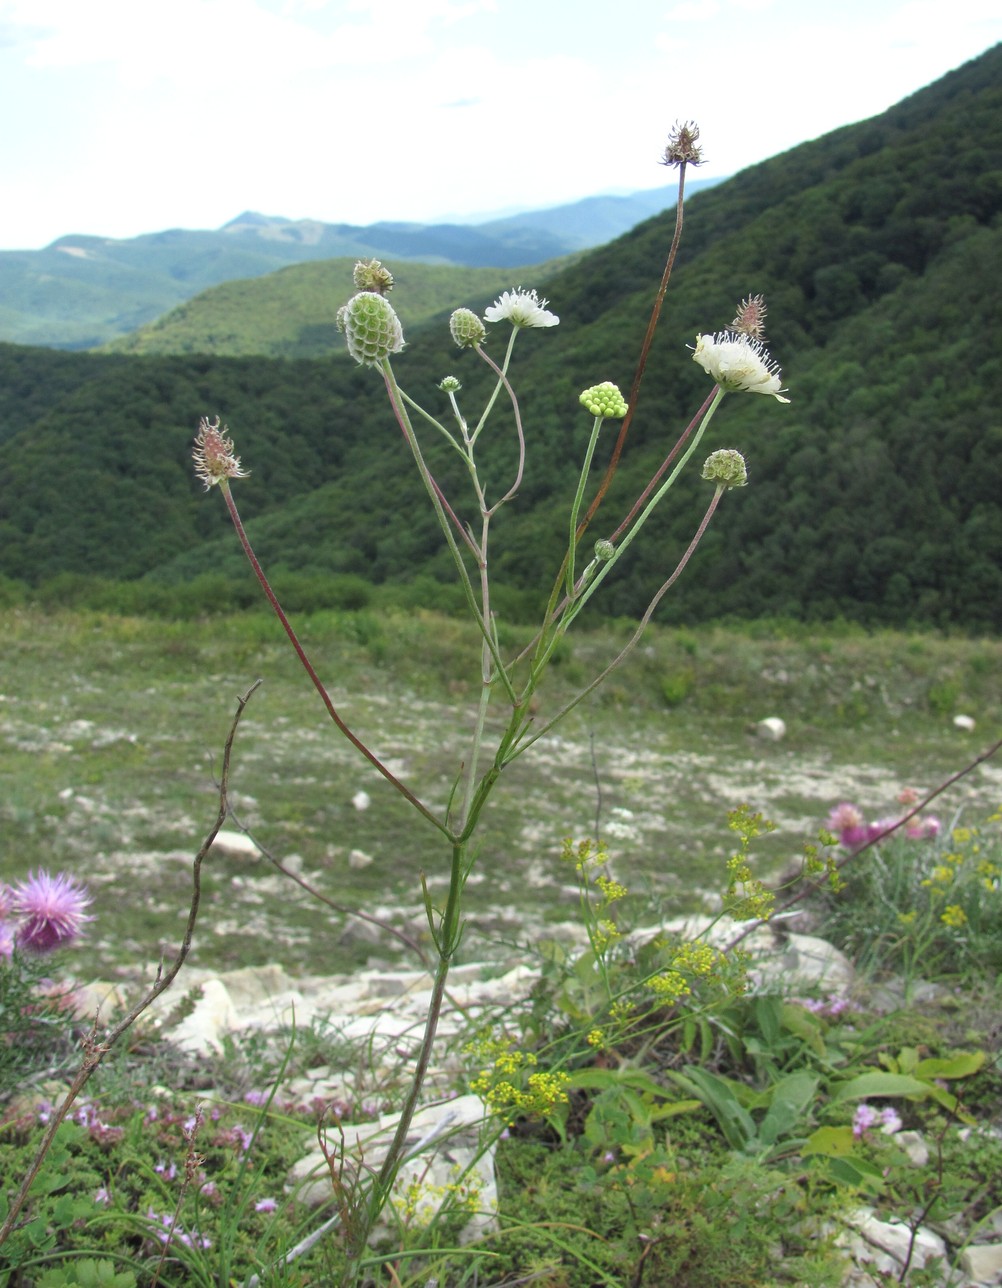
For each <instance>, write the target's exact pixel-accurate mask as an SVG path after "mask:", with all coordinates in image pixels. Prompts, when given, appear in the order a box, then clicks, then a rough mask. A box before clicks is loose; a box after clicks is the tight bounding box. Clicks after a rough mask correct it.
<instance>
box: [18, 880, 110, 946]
mask: <svg viewBox="0 0 1002 1288" xmlns="http://www.w3.org/2000/svg"><path fill="white" fill-rule="evenodd" d="M89 903H90V896H89V895H88V894H87V892H86V891H85V890H84V888H83V887H82V886H80V885H78V884H77V882H76V881H74V880H73V879H72V877H68V876H66V875H65V873H62V872H60V873H58V874H57V875H56V876H54V877H53V876H50V875H49V874H48V872H46V871H45V870H44V869H43V868H39V870H38V872H37V873H34V874H33V873H30V872H29V873H28V879H27V881H21V882H19V883H18V885H17V887H16V889H15V892H14V901H13V910H14V912H15V913H17V915H18V916H19V917H21V918H22V920H21V924H20V925H19V926H18V928H17V931H16V935H15V938H16V942H17V946H18V947H19V948H23V949H25V950H26V951H27V952H33V953H48V952H52V950H53V949H54V948H59V947H60V946H61V945H63V944H67V943H69V942H70V940H71V939H75V938H76V936H77V935H78V934H79V933H80V931H81V930H82V929H83V924H84V922H85V921H92V920H93V918H92V917H88V916H86V915H85V914H84V909H85V908H86V907H87V905H88V904H89Z"/></svg>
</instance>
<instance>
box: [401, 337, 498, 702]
mask: <svg viewBox="0 0 1002 1288" xmlns="http://www.w3.org/2000/svg"><path fill="white" fill-rule="evenodd" d="M380 370H381V371H382V373H383V379H384V381H385V382H386V392H387V394H388V395H389V399H390V406H391V407H392V408H393V414H394V415H395V416H396V418H397V423H398V424H399V426H400V429H401V432H402V433H403V436H404V438H405V439H406V441H407V445H408V447H409V448H410V449H411V455H412V456H413V457H414V463H415V464H416V465H417V467H418V473H419V474H420V475H421V481H422V482H423V483H424V486H425V491H426V492H427V493H428V496H429V498H430V499H431V503H432V506H433V507H434V510H435V514H436V516H437V518H438V522H439V527H440V528H441V529H442V532H443V534H444V536H445V540H446V543H447V544H448V547H449V550H450V552H451V554H452V558H453V562H454V563H455V565H456V569H457V571H458V573H459V580H460V583H461V585H462V587H463V593H464V594H465V596H466V602H467V604H468V605H469V606H470V610H471V612H472V613H473V617H474V620H475V621H476V623H477V625H478V626H479V627H480V633H481V635H482V636H483V639H484V640H485V642H486V644H487V647H488V648H489V650H490V652H491V656H492V658H493V659H494V664H495V666H496V667H497V674H498V678H499V679H500V680H501V683H502V684H503V685H504V687H505V689H506V691H507V692H508V695H509V697H510V699H511V700H512V702H514V701H516V697H515V691H514V689H513V688H512V685H511V680H510V679H509V678H508V672H507V670H506V668H505V665H504V662H503V660H502V658H501V654H500V652H499V651H498V647H497V644H496V642H495V640H494V636H493V635H492V633H491V629H490V623H489V622H488V621H485V620H484V616H483V612H482V608H481V606H480V605H479V604H478V603H477V597H476V593H475V591H474V589H473V584H472V582H471V581H470V574H469V572H468V571H467V568H466V564H465V562H464V561H463V556H462V553H461V551H460V549H459V546H458V545H457V544H456V539H455V537H454V536H453V533H452V524H451V523H450V520H449V518H448V517H447V515H446V506H447V502H446V501H445V498H444V497H443V495H442V492H441V489H440V488H439V486H438V484H437V483H436V482H435V479H434V478H433V476H432V473H431V470H429V468H428V465H427V463H426V462H425V459H424V455H423V453H422V451H421V445H420V444H419V443H418V440H417V435H416V434H415V433H414V427H413V426H412V425H411V422H410V417H409V416H408V415H407V409H406V407H405V406H404V401H403V392H402V390H401V388H400V386H399V385H398V384H397V381H396V377H395V376H394V374H393V368H392V367H391V366H390V360H389V358H385V359H384V360H383V362H382V363H381V364H380ZM449 514H450V515H452V523H455V524H456V525H457V526H458V527H459V529H460V531H461V532H463V533H464V536H465V538H466V541H467V544H468V545H469V547H470V549H471V550H472V552H473V553H474V555H475V557H476V559H477V563H478V565H479V564H482V563H483V562H484V552H483V551H482V550H481V549H480V548H479V547H478V546H477V544H476V542H475V541H474V540H473V539H472V537H470V536H469V534H468V533H466V532H465V530H464V529H463V528H462V525H461V524H460V523H459V520H458V519H457V518H456V516H455V515H453V514H452V511H451V510H450V511H449Z"/></svg>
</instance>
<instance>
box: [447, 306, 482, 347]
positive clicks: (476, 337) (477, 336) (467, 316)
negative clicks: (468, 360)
mask: <svg viewBox="0 0 1002 1288" xmlns="http://www.w3.org/2000/svg"><path fill="white" fill-rule="evenodd" d="M449 332H450V334H451V335H452V338H453V340H454V341H455V342H456V344H457V345H459V347H460V348H461V349H474V348H476V346H477V345H478V344H482V343H483V341H484V338H485V337H486V335H487V328H486V327H485V326H484V324H483V322H481V321H480V319H479V318H478V317H477V315H476V314H475V313H474V312H473V310H472V309H456V310H455V312H454V313H453V315H452V317H451V318H449Z"/></svg>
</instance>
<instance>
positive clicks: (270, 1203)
mask: <svg viewBox="0 0 1002 1288" xmlns="http://www.w3.org/2000/svg"><path fill="white" fill-rule="evenodd" d="M277 1207H278V1200H277V1199H272V1198H267V1199H258V1201H257V1202H256V1203H255V1204H254V1211H255V1212H274V1210H275V1209H276V1208H277Z"/></svg>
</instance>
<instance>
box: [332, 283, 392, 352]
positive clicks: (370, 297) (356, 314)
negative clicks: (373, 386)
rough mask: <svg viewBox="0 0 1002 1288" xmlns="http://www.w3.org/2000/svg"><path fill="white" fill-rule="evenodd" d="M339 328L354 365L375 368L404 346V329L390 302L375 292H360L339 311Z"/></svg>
mask: <svg viewBox="0 0 1002 1288" xmlns="http://www.w3.org/2000/svg"><path fill="white" fill-rule="evenodd" d="M337 324H338V327H339V328H340V329H341V330H342V331H343V332H344V338H345V342H346V344H347V345H348V352H349V353H350V354H351V356H352V357H353V358H354V359H355V361H356V362H359V363H361V364H362V365H363V366H366V367H375V366H378V365H379V363H381V362H385V360H386V359H387V358H388V357H389V356H390V354H391V353H399V352H400V350H401V349H402V348H403V347H404V329H403V327H402V326H401V325H400V319H399V318H398V317H397V315H396V313H395V312H394V310H393V305H392V304H391V303H390V302H389V300H387V299H384V298H383V296H382V295H380V294H379V293H378V292H377V291H359V293H358V294H357V295H353V296H352V298H351V299H350V300H349V301H348V303H347V304H346V305H344V307H343V308H341V309H339V310H338V315H337Z"/></svg>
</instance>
